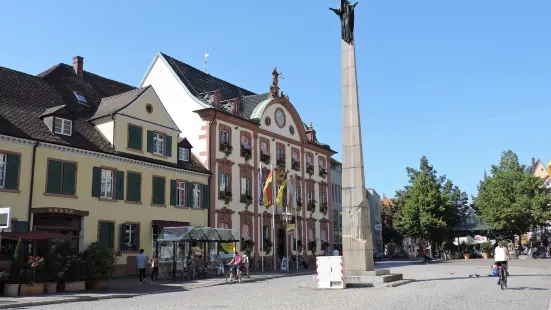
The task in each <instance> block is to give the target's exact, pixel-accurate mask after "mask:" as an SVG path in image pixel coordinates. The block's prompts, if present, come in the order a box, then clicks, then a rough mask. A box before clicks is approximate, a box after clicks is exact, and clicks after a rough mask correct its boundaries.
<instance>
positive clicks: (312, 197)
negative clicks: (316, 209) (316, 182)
mask: <svg viewBox="0 0 551 310" xmlns="http://www.w3.org/2000/svg"><path fill="white" fill-rule="evenodd" d="M313 201H314V191H313V190H311V189H309V190H308V203H311V202H313Z"/></svg>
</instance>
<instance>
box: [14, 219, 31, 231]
mask: <svg viewBox="0 0 551 310" xmlns="http://www.w3.org/2000/svg"><path fill="white" fill-rule="evenodd" d="M14 226H15V227H14V230H15V232H27V231H29V222H24V221H17V222H15V225H14Z"/></svg>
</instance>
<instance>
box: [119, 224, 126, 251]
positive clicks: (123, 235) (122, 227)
mask: <svg viewBox="0 0 551 310" xmlns="http://www.w3.org/2000/svg"><path fill="white" fill-rule="evenodd" d="M125 243H126V224H121V225H120V231H119V249H121V251H124V245H125Z"/></svg>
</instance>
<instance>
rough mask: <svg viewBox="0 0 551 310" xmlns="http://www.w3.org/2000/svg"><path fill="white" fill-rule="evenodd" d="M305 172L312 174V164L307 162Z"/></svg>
mask: <svg viewBox="0 0 551 310" xmlns="http://www.w3.org/2000/svg"><path fill="white" fill-rule="evenodd" d="M306 173H308V175H310V176H312V174H314V165H310V164H307V165H306Z"/></svg>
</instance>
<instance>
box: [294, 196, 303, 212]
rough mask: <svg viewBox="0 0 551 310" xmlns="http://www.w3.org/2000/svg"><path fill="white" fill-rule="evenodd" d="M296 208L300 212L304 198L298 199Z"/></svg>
mask: <svg viewBox="0 0 551 310" xmlns="http://www.w3.org/2000/svg"><path fill="white" fill-rule="evenodd" d="M295 210H296V211H297V212H300V210H302V200H300V199H299V200H297V203H296V208H295Z"/></svg>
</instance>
